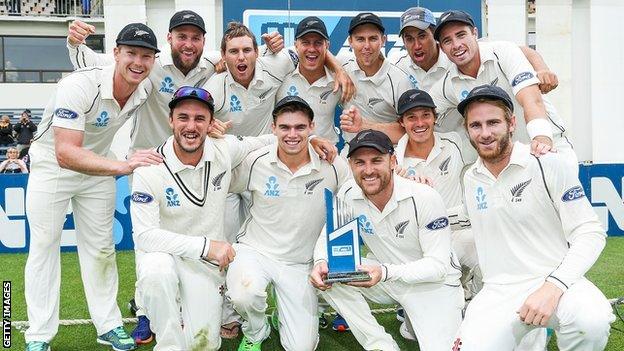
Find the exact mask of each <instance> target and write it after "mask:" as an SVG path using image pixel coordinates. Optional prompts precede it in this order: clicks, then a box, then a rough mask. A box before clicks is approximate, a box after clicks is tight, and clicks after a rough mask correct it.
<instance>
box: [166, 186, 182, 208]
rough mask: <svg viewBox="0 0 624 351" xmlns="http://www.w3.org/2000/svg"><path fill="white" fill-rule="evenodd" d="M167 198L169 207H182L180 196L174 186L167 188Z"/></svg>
mask: <svg viewBox="0 0 624 351" xmlns="http://www.w3.org/2000/svg"><path fill="white" fill-rule="evenodd" d="M165 198H167V207H180V197H179V196H178V194H176V192H175V190H173V188H167V189H165Z"/></svg>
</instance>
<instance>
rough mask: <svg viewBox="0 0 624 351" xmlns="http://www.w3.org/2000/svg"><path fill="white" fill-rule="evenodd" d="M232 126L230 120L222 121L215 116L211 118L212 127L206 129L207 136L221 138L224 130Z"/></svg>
mask: <svg viewBox="0 0 624 351" xmlns="http://www.w3.org/2000/svg"><path fill="white" fill-rule="evenodd" d="M231 127H232V121H227V122H223V121H221V120H218V119H216V118H213V119H212V127H211V128H210V130H209V131H208V136H209V137H211V138H216V139H221V138H223V136H224V135H225V132H226V131H227V130H228V129H230V128H231Z"/></svg>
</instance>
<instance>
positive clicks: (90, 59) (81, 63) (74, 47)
mask: <svg viewBox="0 0 624 351" xmlns="http://www.w3.org/2000/svg"><path fill="white" fill-rule="evenodd" d="M93 33H95V27H94V26H92V25H90V24H87V23H84V22H82V21H80V20H75V21H73V22H72V23H71V24H70V25H69V31H68V34H67V50H68V53H69V59H70V60H71V63H72V65H73V66H74V69H79V68H85V67H92V66H105V65H109V64H113V63H114V62H115V59H114V57H113V55H108V54H100V53H96V52H95V51H93V50H92V49H91V48H89V47H88V46H87V45H86V44H85V40H86V39H87V37H88V36H89V35H91V34H93Z"/></svg>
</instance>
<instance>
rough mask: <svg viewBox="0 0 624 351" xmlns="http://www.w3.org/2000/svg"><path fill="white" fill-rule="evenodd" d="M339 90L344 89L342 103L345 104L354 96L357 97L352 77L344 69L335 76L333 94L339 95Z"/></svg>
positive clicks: (341, 97)
mask: <svg viewBox="0 0 624 351" xmlns="http://www.w3.org/2000/svg"><path fill="white" fill-rule="evenodd" d="M338 89H342V95H341V96H340V102H341V103H343V104H344V103H345V102H347V101H349V100H351V98H353V95H355V84H353V81H352V80H351V77H349V75H348V74H347V72H345V70H343V69H341V70H338V71H336V72H335V74H334V90H333V91H332V93H334V94H335V93H337V92H338Z"/></svg>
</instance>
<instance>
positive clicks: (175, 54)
mask: <svg viewBox="0 0 624 351" xmlns="http://www.w3.org/2000/svg"><path fill="white" fill-rule="evenodd" d="M180 56H181V55H180V53H179V52H177V51H173V52H171V58H172V59H173V64H174V65H175V66H176V67H177V68H178V69H179V70H180V71H183V72H188V71H190V70H192V69H193V68H195V67H197V64H198V63H199V59H200V58H201V54H200V55H197V57H196V58H195V60H194V61H193V62H192V63H191V64H189V65H186V64H185V63H184V61H183V60H182V58H181V57H180Z"/></svg>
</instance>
